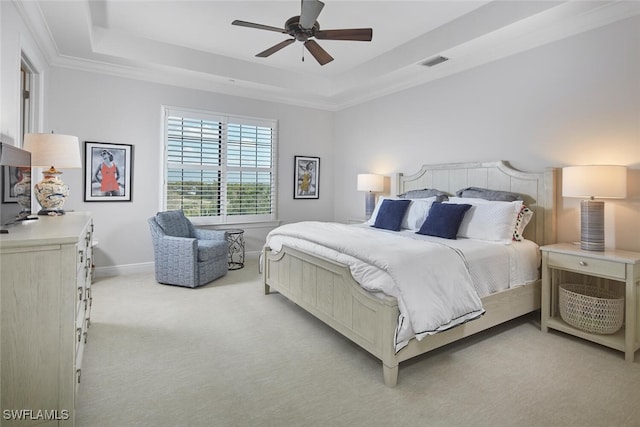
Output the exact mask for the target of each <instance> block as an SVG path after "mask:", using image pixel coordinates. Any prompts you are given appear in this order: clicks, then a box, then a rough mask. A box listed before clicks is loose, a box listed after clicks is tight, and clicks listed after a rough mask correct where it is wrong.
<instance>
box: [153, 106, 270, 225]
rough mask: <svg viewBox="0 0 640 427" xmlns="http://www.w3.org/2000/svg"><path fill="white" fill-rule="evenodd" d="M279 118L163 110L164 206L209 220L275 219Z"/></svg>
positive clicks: (211, 221) (219, 221) (208, 221)
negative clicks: (277, 125) (266, 118)
mask: <svg viewBox="0 0 640 427" xmlns="http://www.w3.org/2000/svg"><path fill="white" fill-rule="evenodd" d="M276 131H277V127H276V122H275V121H272V120H263V119H253V118H247V117H233V116H225V115H222V114H215V113H205V112H199V111H188V110H176V109H165V180H164V202H165V203H164V206H165V208H166V209H168V210H173V209H181V210H183V211H184V212H185V215H187V216H188V217H191V218H203V219H205V220H204V221H203V222H207V223H237V222H253V221H271V220H274V219H275V218H276V215H275V214H276V212H275V206H276V200H275V199H276V197H275V188H276V186H275V177H276V176H277V175H276V165H275V163H276V162H275V159H276V154H275V153H276V140H277V138H276V133H277V132H276Z"/></svg>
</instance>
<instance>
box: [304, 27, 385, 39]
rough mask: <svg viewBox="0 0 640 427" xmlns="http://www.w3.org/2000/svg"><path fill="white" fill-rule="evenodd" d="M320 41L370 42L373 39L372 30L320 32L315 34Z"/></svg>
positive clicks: (353, 29)
mask: <svg viewBox="0 0 640 427" xmlns="http://www.w3.org/2000/svg"><path fill="white" fill-rule="evenodd" d="M314 36H315V38H317V39H320V40H323V39H324V40H353V41H362V42H370V41H371V39H372V38H373V30H372V29H371V28H351V29H344V30H319V31H316V32H315V34H314Z"/></svg>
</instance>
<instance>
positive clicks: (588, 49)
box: [334, 17, 640, 251]
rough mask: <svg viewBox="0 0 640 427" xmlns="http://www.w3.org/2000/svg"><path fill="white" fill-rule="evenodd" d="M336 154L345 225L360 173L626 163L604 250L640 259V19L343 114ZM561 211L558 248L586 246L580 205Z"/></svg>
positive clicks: (356, 209) (359, 197) (359, 205)
mask: <svg viewBox="0 0 640 427" xmlns="http://www.w3.org/2000/svg"><path fill="white" fill-rule="evenodd" d="M452 61H455V58H453V59H452ZM425 72H428V71H425ZM334 147H335V157H334V158H335V170H334V173H335V178H334V182H335V186H336V188H335V197H336V200H335V209H336V210H335V217H336V219H338V220H346V219H348V218H353V217H362V216H363V213H364V195H363V194H362V193H358V192H357V191H356V189H355V188H356V185H355V183H356V174H358V173H362V172H371V173H380V174H384V175H387V176H393V174H394V173H395V172H405V173H415V172H417V171H418V169H419V168H420V165H422V164H426V163H440V162H456V161H480V160H482V161H487V160H509V161H511V163H512V164H513V166H515V167H516V168H518V169H522V170H526V171H542V170H543V169H544V168H545V167H548V166H554V167H562V166H568V165H581V164H620V165H626V166H628V167H629V168H630V169H631V170H630V171H629V175H628V197H627V199H626V200H622V201H614V200H612V201H607V202H606V203H607V204H606V211H605V215H606V246H607V247H618V248H622V249H627V250H636V251H640V17H635V18H632V19H627V20H624V21H620V22H616V23H615V24H612V25H609V26H607V27H603V28H600V29H597V30H593V31H590V32H587V33H583V34H581V35H578V36H575V37H572V38H569V39H565V40H563V41H560V42H557V43H554V44H551V45H547V46H542V47H539V48H536V49H534V50H531V51H528V52H523V53H520V54H518V55H515V56H512V57H510V58H506V59H503V60H500V61H496V62H493V63H489V64H486V65H484V66H481V67H477V68H475V69H472V70H468V71H466V72H463V73H460V74H457V75H453V76H450V77H448V78H444V79H441V80H437V81H434V82H432V83H429V84H426V85H423V86H419V87H416V88H413V89H409V90H406V91H404V92H401V93H396V94H393V95H390V96H386V97H384V98H379V99H376V100H374V101H371V102H367V103H365V104H362V105H358V106H355V107H352V108H349V109H346V110H344V111H341V112H339V113H337V114H336V123H335V141H334ZM559 202H560V209H561V211H560V216H559V227H558V239H559V240H560V241H575V240H579V216H578V215H579V200H574V199H564V200H563V199H561V200H560V201H559Z"/></svg>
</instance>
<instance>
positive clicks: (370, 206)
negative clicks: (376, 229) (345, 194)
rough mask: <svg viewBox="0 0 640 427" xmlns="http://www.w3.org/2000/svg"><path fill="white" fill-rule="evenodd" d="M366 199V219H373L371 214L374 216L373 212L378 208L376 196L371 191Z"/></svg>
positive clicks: (366, 195)
mask: <svg viewBox="0 0 640 427" xmlns="http://www.w3.org/2000/svg"><path fill="white" fill-rule="evenodd" d="M364 197H365V199H364V217H365V218H366V219H369V218H371V214H373V210H374V209H375V207H376V194H375V193H373V192H372V191H369V192H368V193H367V194H365V196H364Z"/></svg>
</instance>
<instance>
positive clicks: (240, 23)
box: [231, 19, 287, 34]
mask: <svg viewBox="0 0 640 427" xmlns="http://www.w3.org/2000/svg"><path fill="white" fill-rule="evenodd" d="M231 25H237V26H239V27H248V28H257V29H258V30H268V31H275V32H276V33H282V34H287V30H285V29H284V28H278V27H271V26H269V25H262V24H254V23H253V22H247V21H240V20H238V19H236V20H235V21H233V22H232V23H231Z"/></svg>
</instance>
